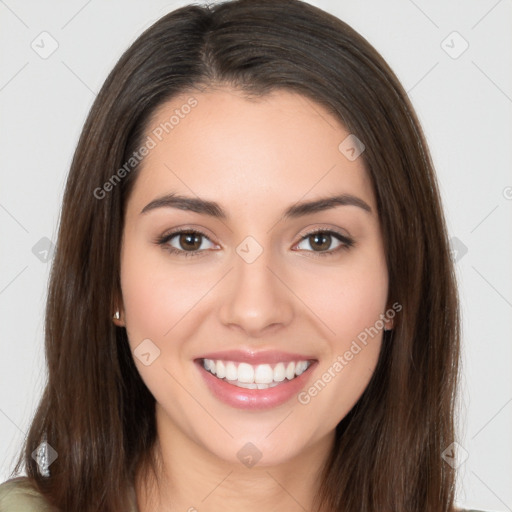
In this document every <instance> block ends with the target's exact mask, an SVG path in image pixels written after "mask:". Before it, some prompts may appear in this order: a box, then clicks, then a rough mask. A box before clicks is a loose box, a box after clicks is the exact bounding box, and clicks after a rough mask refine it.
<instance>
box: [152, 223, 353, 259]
mask: <svg viewBox="0 0 512 512" xmlns="http://www.w3.org/2000/svg"><path fill="white" fill-rule="evenodd" d="M184 233H186V234H194V235H201V236H203V237H205V238H207V239H208V240H210V239H209V237H208V235H206V234H205V233H203V232H202V231H199V230H198V229H181V230H178V231H173V232H172V233H169V234H167V235H163V236H161V237H159V238H158V239H157V240H156V241H155V243H156V244H158V245H160V246H162V247H163V248H164V249H165V250H166V251H168V252H170V253H171V254H176V255H178V256H185V257H192V256H200V255H201V254H202V253H203V251H204V250H201V251H184V250H180V249H176V248H175V247H171V246H170V245H167V243H168V242H169V241H170V240H172V239H173V238H174V237H175V236H177V235H181V234H184ZM317 233H323V234H327V235H330V236H334V238H336V239H337V240H338V241H339V242H341V245H340V246H339V247H337V248H336V249H332V250H328V251H307V252H312V253H314V254H315V256H321V257H325V256H334V255H336V254H338V252H340V251H348V250H349V249H351V248H352V247H354V245H355V242H354V240H353V239H352V238H349V237H347V236H346V235H342V234H341V233H338V232H337V231H333V230H330V229H314V230H312V231H309V232H308V233H306V234H304V235H303V236H302V237H301V239H300V241H299V244H300V243H301V242H302V241H304V240H306V239H307V238H309V237H310V236H312V235H315V234H317ZM210 241H211V240H210ZM296 245H298V244H296Z"/></svg>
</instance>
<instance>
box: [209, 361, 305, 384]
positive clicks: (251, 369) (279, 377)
mask: <svg viewBox="0 0 512 512" xmlns="http://www.w3.org/2000/svg"><path fill="white" fill-rule="evenodd" d="M200 362H201V364H202V365H203V368H204V369H205V370H206V371H207V372H209V373H210V374H211V375H213V376H215V377H216V378H217V379H220V380H223V381H224V382H227V383H229V384H231V385H233V386H238V387H240V388H244V389H268V388H273V387H275V386H279V384H281V383H283V382H287V381H291V380H293V379H295V378H297V377H299V376H300V375H302V374H303V373H304V372H305V371H306V370H307V369H308V368H309V367H310V366H311V364H312V363H313V361H311V360H299V361H288V362H286V361H285V362H278V363H275V364H268V363H265V364H258V365H254V364H250V363H245V362H236V361H226V360H222V359H217V360H214V359H201V360H200Z"/></svg>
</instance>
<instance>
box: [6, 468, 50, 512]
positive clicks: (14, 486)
mask: <svg viewBox="0 0 512 512" xmlns="http://www.w3.org/2000/svg"><path fill="white" fill-rule="evenodd" d="M0 510H1V512H58V511H57V509H56V508H55V507H52V506H51V505H50V504H49V503H48V502H47V501H46V499H45V498H44V497H43V496H42V495H41V493H39V492H38V491H37V489H36V488H35V487H34V485H33V484H32V482H31V481H30V479H29V478H28V477H26V476H21V477H17V478H13V479H11V480H7V481H6V482H4V483H3V484H0Z"/></svg>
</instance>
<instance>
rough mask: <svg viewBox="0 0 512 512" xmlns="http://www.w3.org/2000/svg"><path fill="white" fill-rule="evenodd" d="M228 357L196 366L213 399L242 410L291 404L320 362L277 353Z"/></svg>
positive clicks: (201, 361)
mask: <svg viewBox="0 0 512 512" xmlns="http://www.w3.org/2000/svg"><path fill="white" fill-rule="evenodd" d="M228 355H229V358H228V357H227V355H226V353H222V354H221V353H218V354H217V355H216V357H219V358H216V357H211V355H210V357H202V358H198V359H195V360H194V363H195V364H196V366H197V368H198V369H199V372H200V373H201V376H202V377H203V379H204V381H205V382H206V385H207V387H208V389H209V390H210V392H211V393H212V394H213V396H214V397H216V398H217V399H219V400H220V401H221V402H223V403H225V404H228V405H230V406H232V407H236V408H240V409H268V408H271V407H277V406H278V405H281V404H283V403H285V402H287V401H289V400H290V399H291V398H293V397H294V396H297V395H298V393H299V392H300V391H301V389H302V388H303V387H304V386H305V385H306V383H307V381H308V380H309V378H310V375H311V373H312V371H313V368H314V367H315V366H316V365H317V363H318V360H317V359H313V358H309V357H307V356H306V357H305V356H300V355H297V354H295V355H292V354H282V353H276V352H273V353H267V354H259V355H257V356H255V355H254V354H253V355H250V356H249V357H247V353H243V354H241V353H240V352H237V353H232V352H231V353H230V354H228ZM221 356H222V358H221ZM242 359H243V360H242ZM248 360H249V361H251V362H248ZM254 361H256V362H254Z"/></svg>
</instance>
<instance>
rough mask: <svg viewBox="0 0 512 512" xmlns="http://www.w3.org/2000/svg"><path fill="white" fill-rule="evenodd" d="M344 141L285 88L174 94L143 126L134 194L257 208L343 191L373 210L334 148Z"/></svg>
mask: <svg viewBox="0 0 512 512" xmlns="http://www.w3.org/2000/svg"><path fill="white" fill-rule="evenodd" d="M349 135H350V134H349V132H348V131H347V130H346V128H345V127H344V126H343V125H342V124H341V123H340V122H339V121H338V120H337V119H336V118H335V117H334V116H333V115H332V114H330V113H329V112H328V111H327V110H326V109H325V108H324V107H323V106H322V105H320V104H318V103H316V102H313V101H312V100H311V99H309V98H307V97H305V96H303V95H300V94H297V93H294V92H290V91H287V90H278V91H274V92H272V93H271V94H268V95H266V96H263V97H261V98H257V99H247V97H245V95H244V94H243V93H242V92H240V91H237V90H233V89H228V88H223V89H217V90H210V91H207V92H197V91H193V92H190V93H185V94H181V95H180V96H177V97H175V98H173V99H172V100H170V101H168V102H166V103H165V104H163V105H161V106H160V107H159V108H158V109H157V110H156V111H155V113H154V114H153V116H152V118H151V120H150V122H149V123H148V127H147V130H146V134H145V137H144V138H145V140H146V139H147V137H149V138H151V140H152V141H153V144H152V146H153V147H152V149H151V150H150V151H149V152H148V154H147V156H146V157H145V158H144V160H143V162H142V166H141V169H140V173H139V176H138V178H137V182H136V185H135V189H134V196H136V197H139V198H140V200H141V201H142V200H147V199H151V196H154V195H155V194H162V193H165V192H170V191H177V192H179V193H185V194H189V195H198V196H201V197H208V198H213V197H215V199H216V200H217V201H219V202H221V201H225V202H226V204H228V203H230V204H235V203H236V201H237V200H238V201H242V203H243V202H244V201H245V203H246V204H247V201H249V199H252V200H255V201H259V202H260V207H261V201H264V202H265V203H267V202H271V201H279V202H287V203H289V202H292V203H293V202H294V201H298V200H299V199H301V198H303V197H304V198H306V199H307V198H314V197H315V196H318V195H325V194H326V193H335V192H345V193H357V194H359V195H360V196H364V199H365V200H366V201H367V202H368V203H370V204H372V205H373V204H374V199H373V194H372V187H371V182H370V179H369V176H368V173H367V171H366V169H365V166H364V162H363V159H362V158H357V159H355V160H353V161H352V160H350V159H348V158H347V156H346V153H344V152H343V151H341V150H340V143H343V141H345V140H346V139H347V137H349Z"/></svg>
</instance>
